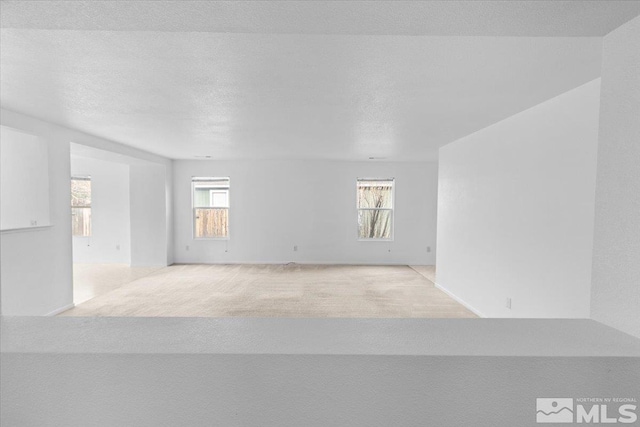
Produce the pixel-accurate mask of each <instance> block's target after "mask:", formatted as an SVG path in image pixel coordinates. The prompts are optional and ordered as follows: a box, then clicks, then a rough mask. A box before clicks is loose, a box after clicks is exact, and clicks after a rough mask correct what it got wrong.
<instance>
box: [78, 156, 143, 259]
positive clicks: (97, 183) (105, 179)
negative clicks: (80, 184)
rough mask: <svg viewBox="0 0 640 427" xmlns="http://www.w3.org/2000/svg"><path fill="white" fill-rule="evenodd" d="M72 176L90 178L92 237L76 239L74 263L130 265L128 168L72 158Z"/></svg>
mask: <svg viewBox="0 0 640 427" xmlns="http://www.w3.org/2000/svg"><path fill="white" fill-rule="evenodd" d="M71 175H72V176H76V175H78V176H91V236H90V237H79V236H74V237H73V261H74V262H79V263H123V264H129V262H130V259H131V244H130V242H131V236H130V233H131V230H130V222H131V221H130V212H129V166H128V165H126V164H123V163H115V162H107V161H102V160H97V159H91V158H86V157H80V156H73V155H72V156H71Z"/></svg>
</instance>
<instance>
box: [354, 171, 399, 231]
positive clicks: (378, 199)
mask: <svg viewBox="0 0 640 427" xmlns="http://www.w3.org/2000/svg"><path fill="white" fill-rule="evenodd" d="M393 183H394V179H393V178H392V179H358V195H357V198H358V238H359V239H366V240H368V239H377V240H391V239H393V187H394V186H393Z"/></svg>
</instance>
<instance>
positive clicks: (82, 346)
mask: <svg viewBox="0 0 640 427" xmlns="http://www.w3.org/2000/svg"><path fill="white" fill-rule="evenodd" d="M0 327H1V333H2V334H1V337H2V338H1V349H2V352H3V353H85V354H91V353H98V354H99V353H110V354H316V355H399V356H403V355H406V356H542V357H544V356H549V357H557V356H567V357H569V356H570V357H640V339H638V338H635V337H632V336H631V335H627V334H625V333H623V332H620V331H618V330H616V329H613V328H610V327H608V326H605V325H603V324H600V323H598V322H595V321H593V320H587V319H584V320H561V319H558V320H555V319H549V320H547V319H545V320H542V319H291V318H288V319H282V318H277V319H276V318H141V317H137V318H136V317H129V318H121V317H73V318H72V317H53V318H52V317H2V318H1V320H0Z"/></svg>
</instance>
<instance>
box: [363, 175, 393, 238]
mask: <svg viewBox="0 0 640 427" xmlns="http://www.w3.org/2000/svg"><path fill="white" fill-rule="evenodd" d="M361 181H389V182H391V207H390V208H361V207H360V206H358V200H359V196H360V195H359V194H358V188H359V187H358V183H359V182H361ZM395 210H396V179H395V177H391V178H356V239H357V240H358V241H359V242H393V241H394V239H395V219H396V215H395ZM360 211H389V212H390V213H391V231H390V235H391V237H389V238H380V237H360V223H359V222H358V217H359V215H360Z"/></svg>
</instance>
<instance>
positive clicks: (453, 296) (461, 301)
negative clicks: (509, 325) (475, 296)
mask: <svg viewBox="0 0 640 427" xmlns="http://www.w3.org/2000/svg"><path fill="white" fill-rule="evenodd" d="M434 285H436V288H438V289H440V290H441V291H442V292H444V293H445V294H447V295H449V296H450V297H451V298H453V299H454V300H456V301H457V302H459V303H460V304H462V305H464V306H465V308H467V309H469V310H471V311H472V312H473V313H474V314H475V315H477V316H478V317H485V318H486V317H487V316H485V315H484V314H482V313H481V312H480V311H478V310H477V309H476V308H475V307H473V306H472V305H471V304H469V303H467V302H466V301H465V300H463V299H462V298H460V297H459V296H457V295H455V294H454V293H453V292H451V291H450V290H448V289H446V288H445V287H444V286H442V285H439V284H437V283H434Z"/></svg>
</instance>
